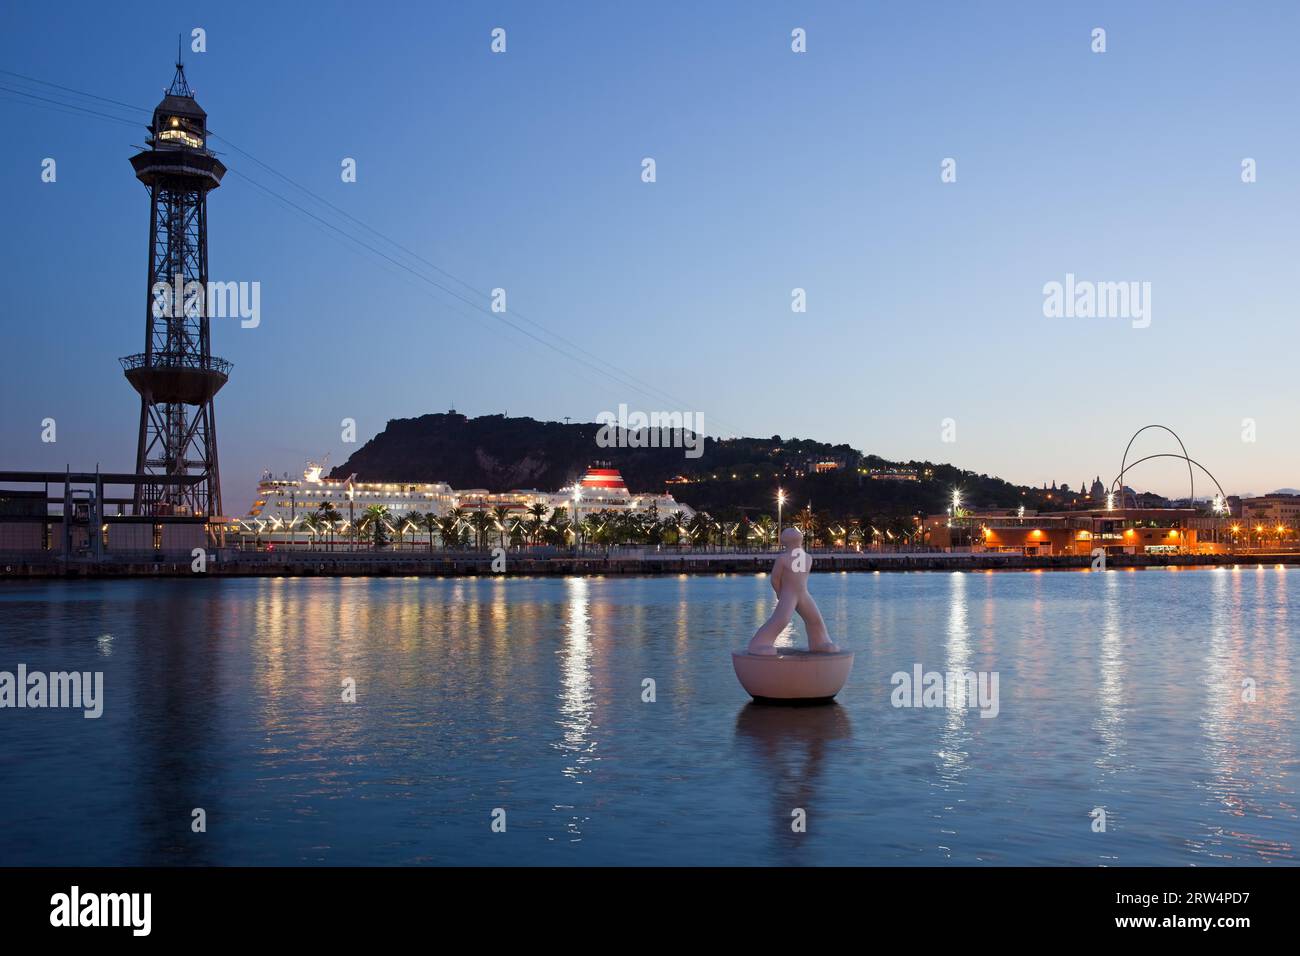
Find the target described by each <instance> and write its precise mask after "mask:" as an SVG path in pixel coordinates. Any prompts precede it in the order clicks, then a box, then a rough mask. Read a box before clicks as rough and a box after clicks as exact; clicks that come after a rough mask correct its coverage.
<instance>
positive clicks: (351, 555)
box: [0, 551, 1300, 581]
mask: <svg viewBox="0 0 1300 956" xmlns="http://www.w3.org/2000/svg"><path fill="white" fill-rule="evenodd" d="M773 558H774V555H773V554H772V553H770V552H769V553H739V554H737V553H723V554H709V553H703V554H692V553H688V554H681V555H678V554H667V553H651V554H640V555H632V556H629V555H616V554H610V555H602V554H584V555H580V556H577V555H573V554H560V555H551V556H546V557H536V556H530V555H528V554H526V553H523V554H516V553H507V555H506V559H505V570H504V571H493V567H492V565H493V560H492V557H491V555H490V554H487V553H481V552H457V553H448V554H443V553H439V552H436V551H435V552H434V553H433V554H421V553H417V552H401V553H379V554H374V553H365V552H360V553H357V552H329V551H312V552H307V551H303V552H286V553H279V554H267V553H262V552H243V551H220V552H216V551H214V552H212V553H211V554H209V555H208V556H207V559H206V561H205V567H204V570H203V571H201V572H198V571H195V570H194V569H193V562H192V559H191V556H190V553H189V552H183V553H178V554H168V553H153V552H151V553H149V554H148V555H142V556H121V555H119V556H115V557H113V558H110V559H104V560H100V561H94V560H91V559H88V558H71V559H60V558H59V557H57V556H47V555H33V554H31V553H30V552H28V553H19V554H8V555H6V554H3V553H0V581H4V580H22V579H34V578H149V577H205V576H206V577H227V578H228V577H404V576H437V577H470V576H482V577H498V576H505V577H537V576H561V575H666V574H764V573H766V572H767V571H769V570H770V569H771V566H772V560H773ZM1091 565H1092V559H1091V558H1090V557H1089V556H1087V555H1049V556H1025V555H1020V554H996V553H975V554H970V553H958V554H950V553H937V552H930V553H924V552H921V553H901V554H893V553H887V554H875V553H873V554H856V553H827V554H822V553H814V555H813V573H823V574H825V573H835V572H873V571H882V572H883V571H990V570H999V571H1028V570H1036V571H1044V570H1053V571H1065V570H1082V569H1086V568H1089V567H1091ZM1233 565H1240V566H1255V565H1300V553H1296V552H1283V553H1276V554H1267V553H1264V554H1257V553H1252V554H1167V555H1111V556H1110V557H1108V558H1107V559H1106V566H1107V568H1108V569H1115V568H1195V567H1225V566H1226V567H1231V566H1233Z"/></svg>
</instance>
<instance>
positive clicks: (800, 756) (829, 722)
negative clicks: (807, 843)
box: [736, 703, 853, 850]
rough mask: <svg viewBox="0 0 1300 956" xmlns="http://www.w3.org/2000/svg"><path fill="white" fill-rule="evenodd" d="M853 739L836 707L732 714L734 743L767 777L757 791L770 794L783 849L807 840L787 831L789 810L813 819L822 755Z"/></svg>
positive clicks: (763, 707) (759, 708) (764, 708)
mask: <svg viewBox="0 0 1300 956" xmlns="http://www.w3.org/2000/svg"><path fill="white" fill-rule="evenodd" d="M852 736H853V723H852V721H850V719H849V715H848V711H847V710H845V709H844V708H843V707H842V706H840V705H839V704H825V705H819V706H811V707H783V706H779V705H773V704H755V703H749V704H746V705H745V706H744V707H742V708H741V710H740V713H739V714H737V715H736V739H737V740H739V741H740V742H741V743H742V744H744V745H745V747H746V749H747V750H748V751H749V753H750V754H751V755H752V756H753V757H754V758H756V763H757V764H758V765H759V766H760V768H761V769H762V771H763V772H764V774H765V775H766V781H765V783H764V784H763V787H762V789H763V791H764V792H765V793H768V794H770V803H771V811H770V812H771V819H772V820H773V821H774V823H773V826H775V827H776V833H778V834H779V835H780V837H781V839H780V840H779V841H778V842H779V844H780V845H781V846H782V847H783V848H785V849H786V850H793V849H794V848H796V847H798V846H800V845H801V843H802V842H803V841H804V840H806V839H807V834H800V833H795V832H794V831H793V830H792V829H791V828H790V824H791V822H792V820H793V818H792V817H791V811H793V810H794V809H796V808H801V809H803V810H805V811H806V812H807V814H808V816H809V818H813V817H814V814H815V812H816V810H817V809H818V808H819V805H820V801H819V795H820V784H821V780H822V776H823V773H824V772H825V769H826V766H825V765H826V760H827V755H828V753H829V752H830V751H831V750H832V749H833V747H834V745H835V744H836V743H837V742H839V741H844V740H848V739H850V738H851V737H852ZM823 818H824V817H823ZM811 827H812V825H811V824H810V825H809V830H810V832H811Z"/></svg>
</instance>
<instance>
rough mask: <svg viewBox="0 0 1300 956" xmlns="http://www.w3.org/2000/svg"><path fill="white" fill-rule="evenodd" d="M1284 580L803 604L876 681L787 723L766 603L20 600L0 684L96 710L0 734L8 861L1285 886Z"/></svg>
mask: <svg viewBox="0 0 1300 956" xmlns="http://www.w3.org/2000/svg"><path fill="white" fill-rule="evenodd" d="M1297 573H1300V572H1297V571H1285V570H1282V569H1277V568H1260V569H1254V568H1250V569H1217V570H1204V571H1184V572H1180V573H1177V574H1174V573H1164V572H1141V573H1133V572H1111V573H1101V574H1097V573H1046V574H1044V573H1030V574H1025V573H998V574H993V573H952V574H856V575H855V574H830V575H817V576H815V577H814V578H813V581H812V589H813V593H814V595H815V596H816V597H817V598H818V602H819V604H820V605H821V607H822V610H823V613H824V614H825V616H826V619H827V624H828V626H829V627H830V629H831V632H832V636H833V637H834V638H835V639H836V640H839V641H841V643H845V644H847V645H848V646H850V647H852V648H853V649H854V650H856V651H857V661H856V664H855V667H854V671H853V675H852V677H851V678H850V682H849V684H848V685H847V686H846V688H845V690H844V692H843V693H842V694H841V696H840V699H839V702H838V703H837V704H836V705H834V706H830V707H820V708H805V709H798V710H789V709H778V708H771V707H762V706H756V705H753V704H750V703H748V702H747V698H746V696H745V695H744V694H743V692H742V691H741V690H740V688H739V687H738V686H737V685H736V682H735V677H734V674H733V673H732V669H731V663H730V659H729V650H730V649H731V648H732V647H734V646H739V645H741V644H743V643H744V642H745V641H746V640H748V638H749V636H750V635H751V634H752V633H753V631H754V629H755V628H756V627H757V626H758V624H760V623H761V622H762V621H763V619H764V618H765V617H766V615H767V614H768V613H769V612H770V610H771V607H772V603H773V601H774V598H773V595H772V592H771V589H770V587H769V586H768V584H767V579H766V577H764V576H761V575H733V576H718V577H707V578H706V577H684V576H683V577H664V578H617V579H616V578H589V579H587V578H571V579H558V578H557V579H520V580H504V579H477V578H469V579H453V580H435V579H416V578H409V579H374V580H367V579H343V580H325V579H301V580H281V579H256V580H228V581H153V582H147V581H118V582H83V583H76V584H65V583H61V582H48V583H24V584H8V585H6V586H5V587H4V588H0V670H11V671H12V670H13V669H14V668H15V667H16V666H17V664H18V663H20V662H21V663H26V664H27V665H28V667H29V668H30V669H32V670H67V669H78V670H102V671H104V673H105V693H106V698H107V699H106V703H105V713H104V716H103V718H101V719H100V720H97V721H91V720H84V719H83V718H82V717H81V716H80V714H79V713H78V712H66V711H27V710H24V711H15V710H2V711H0V722H2V723H3V728H2V729H3V733H0V813H3V815H4V816H3V819H4V820H5V821H6V826H5V827H4V828H3V829H0V864H65V865H88V864H112V863H130V864H151V863H161V864H167V863H217V864H239V863H251V864H269V863H317V862H321V863H348V864H350V863H357V864H364V863H435V864H446V863H485V864H497V863H525V864H532V863H578V864H600V863H630V864H645V863H684V864H711V863H742V864H752V863H760V864H762V863H783V864H784V863H791V864H819V863H821V864H825V863H845V864H853V863H882V864H930V865H942V864H948V863H955V864H971V865H977V864H980V863H985V862H988V863H1009V864H1068V863H1076V864H1085V865H1137V864H1149V863H1150V864H1177V865H1188V864H1224V863H1226V864H1242V863H1256V864H1258V863H1282V864H1294V863H1295V862H1296V859H1297V852H1296V848H1295V842H1294V841H1295V838H1294V834H1295V833H1296V832H1297V809H1296V797H1295V789H1296V787H1295V783H1296V774H1297V769H1296V768H1297V755H1298V754H1300V741H1298V737H1300V730H1298V725H1297V703H1300V701H1297V696H1296V689H1295V677H1294V674H1295V669H1296V666H1297V656H1298V655H1300V642H1298V641H1297V634H1296V633H1295V630H1296V621H1295V615H1292V614H1290V608H1289V600H1288V597H1289V595H1288V585H1290V587H1291V589H1294V587H1295V585H1294V580H1295V575H1296V574H1297ZM785 639H787V640H794V641H796V642H799V643H801V642H802V641H803V637H802V625H801V624H798V625H796V626H795V629H794V631H793V632H791V633H790V634H787V635H786V638H785ZM918 663H919V664H921V665H922V666H923V667H924V668H925V669H926V670H941V671H944V672H953V671H964V670H975V671H997V672H998V673H999V675H1000V713H999V715H998V716H997V717H995V718H991V719H988V718H982V717H980V716H979V713H978V711H976V710H974V709H970V710H957V709H923V708H909V709H895V708H893V707H892V706H890V692H891V690H892V689H893V688H892V685H891V684H890V681H889V678H890V675H892V674H893V673H894V672H896V671H900V670H901V671H908V672H910V671H911V669H912V666H913V665H914V664H918ZM647 678H650V679H653V681H654V682H655V685H654V686H655V696H656V699H655V701H654V702H653V703H647V702H644V701H643V700H642V693H643V687H644V685H643V681H645V680H646V679H647ZM345 680H353V681H355V686H356V689H357V700H356V703H345V702H344V701H343V700H342V684H343V682H344V681H345ZM1244 681H1253V682H1254V695H1255V698H1254V700H1253V701H1250V700H1248V699H1245V697H1244V696H1243V694H1244V693H1245V690H1246V689H1245V687H1243V682H1244ZM200 806H201V807H204V808H205V809H206V810H207V813H208V832H207V833H206V834H202V835H196V834H192V833H191V832H190V830H189V824H190V819H191V817H190V812H191V810H192V809H193V808H194V807H200ZM1096 806H1102V807H1105V809H1106V812H1107V814H1108V826H1107V832H1106V833H1104V834H1098V833H1093V832H1092V830H1091V825H1090V824H1091V820H1090V817H1089V812H1090V811H1091V810H1092V808H1093V807H1096ZM497 807H500V808H503V809H505V810H506V811H507V820H508V826H507V831H506V832H505V833H493V832H492V829H491V822H492V817H491V814H492V811H493V809H494V808H497ZM797 809H801V810H803V811H805V812H806V814H807V832H805V833H796V832H794V831H793V830H792V828H791V825H790V824H791V820H792V812H793V811H795V810H797Z"/></svg>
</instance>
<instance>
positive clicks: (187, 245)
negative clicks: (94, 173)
mask: <svg viewBox="0 0 1300 956" xmlns="http://www.w3.org/2000/svg"><path fill="white" fill-rule="evenodd" d="M207 135H208V134H207V113H205V112H204V111H203V109H202V107H200V106H199V104H198V102H197V101H196V100H195V99H194V91H193V90H191V89H190V86H189V84H188V83H187V82H186V80H185V66H184V63H183V62H182V60H181V56H180V51H179V49H178V50H177V55H176V75H175V77H173V79H172V84H171V86H170V87H169V88H168V89H167V92H166V95H164V96H163V99H162V102H161V103H159V104H158V107H157V109H155V110H154V113H153V123H152V124H151V125H150V126H149V138H148V139H147V140H146V141H145V142H146V144H147V148H145V149H144V150H142V151H141V152H139V153H137V154H136V155H134V156H132V157H131V165H132V166H133V167H134V168H135V175H136V178H137V179H139V180H140V182H142V183H144V185H145V187H146V188H147V189H148V190H149V270H148V275H149V278H148V285H147V287H146V306H145V327H144V351H143V352H141V353H138V354H136V355H128V356H126V357H125V358H123V359H122V360H121V362H122V368H123V370H124V371H125V372H126V377H127V380H128V381H129V382H130V383H131V385H132V386H134V388H135V390H136V391H137V392H139V393H140V433H139V438H138V440H137V443H136V454H135V471H136V474H138V475H142V476H147V475H159V476H170V477H184V476H196V477H197V481H193V482H170V483H158V484H151V483H149V482H141V483H140V484H139V485H137V487H136V492H135V513H136V514H137V515H152V516H167V515H193V516H199V515H203V516H213V515H220V514H221V513H222V512H221V478H220V474H219V471H218V468H217V422H216V417H215V413H214V411H213V401H212V400H213V396H215V395H216V394H217V391H218V390H219V389H220V388H221V386H223V385H225V384H226V380H227V379H228V378H229V375H230V363H229V362H227V361H225V360H224V359H220V358H217V357H215V356H214V355H213V354H212V349H211V334H210V330H209V328H208V315H209V312H210V307H209V303H208V301H207V291H208V192H209V191H211V190H213V189H216V188H217V187H218V186H220V185H221V177H222V176H224V175H225V172H226V167H225V165H224V164H222V162H221V160H219V159H218V158H217V157H216V156H215V155H214V154H213V153H212V152H211V151H210V150H209V149H208V148H207ZM164 290H168V291H164ZM195 292H197V296H196V295H195V294H194V293H195Z"/></svg>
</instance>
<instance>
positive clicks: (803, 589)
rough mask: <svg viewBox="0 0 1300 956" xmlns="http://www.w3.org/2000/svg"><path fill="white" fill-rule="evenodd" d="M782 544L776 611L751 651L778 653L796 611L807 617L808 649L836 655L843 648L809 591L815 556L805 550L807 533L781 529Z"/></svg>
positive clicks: (777, 567)
mask: <svg viewBox="0 0 1300 956" xmlns="http://www.w3.org/2000/svg"><path fill="white" fill-rule="evenodd" d="M781 545H782V547H784V548H785V551H783V552H782V553H781V555H780V556H779V557H778V558H777V559H776V563H775V564H774V565H773V566H772V590H773V591H775V592H776V610H774V611H773V612H772V616H771V617H769V618H768V619H767V623H765V624H764V625H763V626H762V627H760V628H759V629H758V630H757V631H756V632H755V633H754V636H753V637H752V638H750V641H749V648H748V652H749V653H750V654H761V655H774V654H776V652H777V651H776V646H775V645H776V639H777V638H778V637H780V636H781V632H782V631H784V630H785V629H786V626H787V625H788V624H789V623H790V621H791V620H793V619H794V615H795V612H796V611H798V612H799V616H800V617H801V618H803V623H804V628H805V629H806V630H807V631H808V650H809V651H811V652H812V653H814V654H835V653H838V652H839V647H838V646H836V645H835V644H833V643H832V642H831V638H830V635H829V634H827V633H826V622H825V621H823V620H822V613H821V611H819V610H817V602H816V601H814V600H813V599H812V595H811V594H809V593H808V574H809V572H810V571H811V570H812V555H810V554H809V553H808V552H807V551H805V550H804V549H803V532H802V531H800V530H799V529H798V528H786V529H785V530H784V531H782V532H781Z"/></svg>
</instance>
